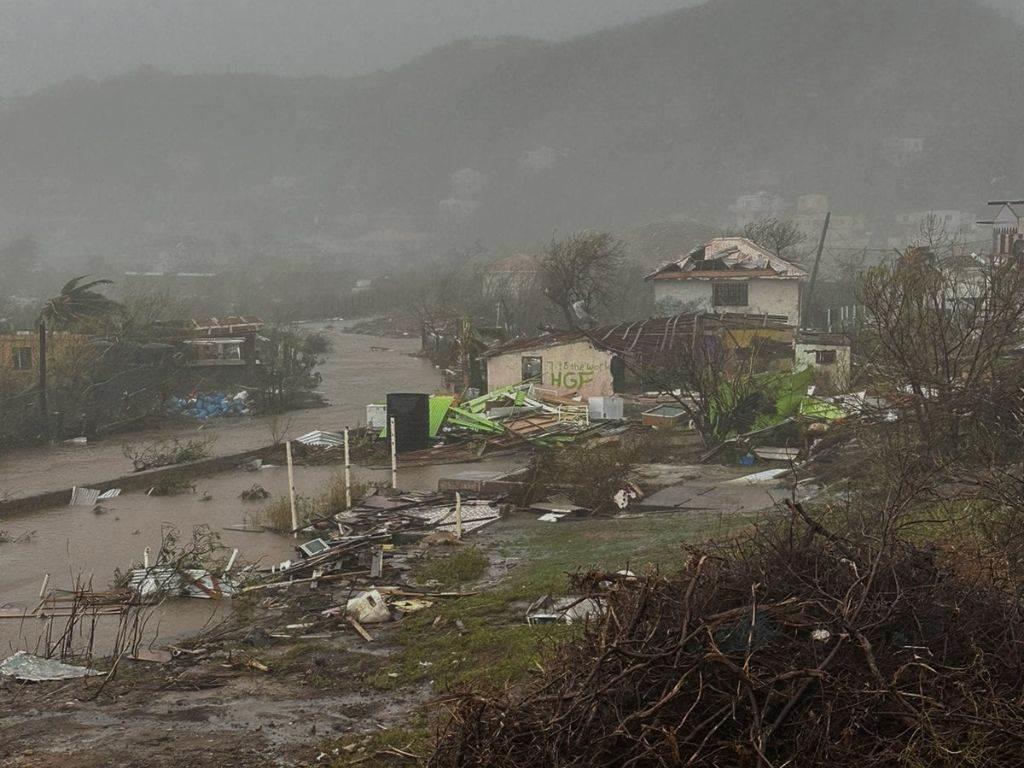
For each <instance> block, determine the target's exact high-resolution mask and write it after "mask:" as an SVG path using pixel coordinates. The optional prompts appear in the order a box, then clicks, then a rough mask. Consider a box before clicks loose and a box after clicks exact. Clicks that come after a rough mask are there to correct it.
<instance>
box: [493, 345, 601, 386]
mask: <svg viewBox="0 0 1024 768" xmlns="http://www.w3.org/2000/svg"><path fill="white" fill-rule="evenodd" d="M524 357H539V358H541V359H542V360H543V363H542V374H541V379H542V381H541V383H540V384H539V385H538V386H539V387H540V388H542V389H545V390H549V391H552V392H557V393H560V394H568V393H570V392H578V393H579V394H581V395H582V396H583V397H602V396H604V397H607V396H610V395H611V394H613V387H612V371H611V359H612V356H611V355H610V354H609V353H607V352H602V351H600V350H597V349H594V347H592V346H591V345H590V343H589V342H587V341H578V342H574V343H572V344H562V345H559V346H555V347H540V348H538V349H535V350H517V351H516V352H511V353H509V354H507V355H496V356H494V357H491V358H488V360H487V389H488V390H490V391H494V390H495V389H501V388H502V387H508V386H511V385H512V384H518V383H519V382H520V381H522V371H523V360H522V359H523V358H524Z"/></svg>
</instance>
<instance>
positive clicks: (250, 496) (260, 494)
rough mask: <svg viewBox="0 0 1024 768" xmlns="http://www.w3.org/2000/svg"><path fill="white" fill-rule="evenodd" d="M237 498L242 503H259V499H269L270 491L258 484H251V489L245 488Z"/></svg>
mask: <svg viewBox="0 0 1024 768" xmlns="http://www.w3.org/2000/svg"><path fill="white" fill-rule="evenodd" d="M238 498H240V499H241V500H242V501H260V500H261V499H269V498H270V491H268V490H267V489H266V488H264V487H263V486H262V485H260V484H259V483H253V484H252V487H251V488H246V489H245V490H244V491H242V492H241V493H240V494H238Z"/></svg>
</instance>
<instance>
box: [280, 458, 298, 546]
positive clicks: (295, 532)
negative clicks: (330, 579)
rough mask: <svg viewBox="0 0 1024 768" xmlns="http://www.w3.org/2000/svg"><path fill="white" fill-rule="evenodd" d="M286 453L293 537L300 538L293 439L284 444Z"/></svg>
mask: <svg viewBox="0 0 1024 768" xmlns="http://www.w3.org/2000/svg"><path fill="white" fill-rule="evenodd" d="M284 453H285V456H286V457H287V459H288V502H289V503H290V504H291V507H292V537H293V538H296V539H297V538H299V516H298V513H297V512H296V511H295V469H294V467H293V465H292V441H291V440H289V441H288V442H286V443H285V444H284Z"/></svg>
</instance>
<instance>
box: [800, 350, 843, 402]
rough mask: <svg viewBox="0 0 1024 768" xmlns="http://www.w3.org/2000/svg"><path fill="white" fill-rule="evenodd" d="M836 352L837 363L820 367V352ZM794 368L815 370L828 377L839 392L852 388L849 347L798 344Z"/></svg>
mask: <svg viewBox="0 0 1024 768" xmlns="http://www.w3.org/2000/svg"><path fill="white" fill-rule="evenodd" d="M828 349H831V350H835V353H836V361H835V363H833V364H832V365H818V363H817V362H816V358H817V355H816V354H815V353H816V352H817V351H818V350H828ZM793 367H794V369H795V370H798V371H800V370H803V369H805V368H814V369H815V370H816V371H819V372H821V373H823V374H825V375H826V376H827V377H828V380H829V384H830V385H831V386H832V388H833V389H835V390H837V391H840V392H841V391H843V390H845V389H846V388H847V387H849V386H850V347H849V346H848V345H845V344H843V345H837V346H833V345H831V344H802V343H799V342H798V343H797V344H796V349H795V351H794V360H793Z"/></svg>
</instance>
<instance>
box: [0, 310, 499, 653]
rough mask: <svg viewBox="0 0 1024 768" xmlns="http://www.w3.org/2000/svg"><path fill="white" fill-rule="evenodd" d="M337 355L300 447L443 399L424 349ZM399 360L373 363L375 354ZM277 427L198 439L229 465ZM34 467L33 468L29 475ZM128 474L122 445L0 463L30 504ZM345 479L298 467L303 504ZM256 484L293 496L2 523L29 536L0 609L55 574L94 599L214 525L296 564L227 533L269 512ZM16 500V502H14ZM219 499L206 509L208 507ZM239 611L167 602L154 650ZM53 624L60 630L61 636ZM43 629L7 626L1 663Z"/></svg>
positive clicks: (283, 479) (221, 484)
mask: <svg viewBox="0 0 1024 768" xmlns="http://www.w3.org/2000/svg"><path fill="white" fill-rule="evenodd" d="M328 333H329V335H330V336H331V339H332V342H333V349H332V351H331V353H330V354H329V355H327V356H326V360H325V362H324V364H323V366H322V367H321V371H322V373H323V378H324V383H323V386H322V391H323V393H324V395H325V396H326V397H327V398H328V399H329V401H330V403H331V404H330V405H329V406H328V407H327V408H319V409H312V410H306V411H298V412H295V413H293V414H289V415H286V416H285V417H283V421H284V422H286V423H288V425H289V426H288V430H287V435H288V436H289V437H295V436H297V435H300V434H302V433H303V432H307V431H309V430H311V429H316V428H319V429H340V428H342V427H344V426H354V425H356V424H358V423H361V422H362V421H364V418H365V406H366V403H368V402H374V401H379V400H381V399H382V398H383V396H384V395H385V394H386V393H387V392H389V391H412V392H417V391H418V392H433V391H435V390H437V389H438V388H439V387H440V380H439V378H438V376H437V373H436V372H435V371H434V369H433V368H432V367H431V366H430V365H429V364H428V363H426V362H425V361H423V360H420V359H418V358H413V357H410V356H409V354H408V353H409V352H412V351H414V350H415V349H416V348H417V346H418V344H417V343H416V342H412V341H409V340H394V339H380V338H376V337H371V336H356V335H349V334H344V333H340V332H337V331H334V330H328ZM371 346H373V347H384V348H387V349H388V350H390V351H387V352H381V351H372V350H371V349H370V347H371ZM271 425H272V419H270V418H267V417H262V418H249V419H237V420H222V421H220V422H211V423H210V425H209V426H207V427H206V428H205V429H203V430H202V431H201V432H200V434H211V435H214V436H215V437H216V442H215V443H214V446H213V449H214V454H230V453H235V452H238V451H244V450H248V449H254V448H258V447H260V446H263V445H266V444H267V443H269V442H270V438H271ZM195 434H196V430H195V428H191V429H186V430H182V429H176V430H171V431H165V432H160V433H147V434H146V435H142V436H139V435H132V436H131V438H130V439H131V440H133V441H136V442H142V441H145V440H147V439H157V438H159V439H165V438H167V437H170V436H177V437H183V436H194V435H195ZM30 464H35V465H36V466H30ZM511 466H512V463H511V460H508V459H496V460H492V461H490V462H481V463H476V464H473V465H472V468H473V469H493V470H499V469H501V470H503V469H506V468H511ZM461 469H462V467H460V466H459V465H448V466H432V467H416V468H410V469H406V470H402V471H401V473H400V475H399V484H400V486H401V487H403V488H405V489H408V490H427V489H433V488H436V487H437V480H438V479H439V478H440V477H443V476H447V475H451V474H454V473H456V472H459V471H460V470H461ZM130 470H131V466H130V464H129V463H128V462H127V460H126V459H125V458H124V457H123V455H122V454H121V443H120V442H115V441H109V442H100V443H97V444H95V445H90V446H88V447H85V448H79V449H74V450H71V449H65V448H60V449H53V450H51V451H44V450H40V451H32V452H31V454H30V458H29V456H27V455H25V454H22V455H21V456H8V457H5V459H4V460H2V461H0V489H4V488H7V489H11V488H14V489H17V491H18V492H19V494H18V495H23V494H27V493H31V492H38V491H42V490H49V489H52V488H61V487H67V486H70V485H87V484H88V483H89V481H90V480H92V481H96V480H102V479H107V478H113V477H117V476H119V475H122V474H126V473H127V472H130ZM338 471H339V467H332V466H320V467H296V469H295V484H296V489H297V491H298V493H300V494H305V495H315V494H318V493H320V492H321V491H322V490H323V488H324V486H325V485H326V484H327V483H328V482H329V481H330V479H331V478H332V477H333V476H334V475H335V474H336V473H337V472H338ZM353 475H354V480H356V481H359V480H371V481H372V480H376V481H379V482H382V483H383V482H386V481H387V479H388V477H389V475H390V473H389V472H381V471H376V470H369V469H363V468H356V469H355V470H354V473H353ZM253 483H259V484H261V485H263V486H264V487H265V488H266V489H267V490H268V491H270V492H271V494H273V496H274V497H283V496H285V495H286V494H287V490H288V480H287V472H286V470H285V469H284V468H283V467H268V468H264V469H262V470H260V471H258V472H246V471H243V470H241V469H238V470H231V471H229V472H224V473H221V474H218V475H214V476H211V477H203V478H199V479H198V480H197V481H196V491H195V493H186V494H183V495H179V496H173V497H151V496H147V495H145V493H142V492H132V493H124V494H122V495H121V496H119V497H117V498H115V499H111V500H109V501H105V502H103V508H104V509H105V510H106V511H105V512H104V513H103V514H95V513H94V512H93V510H92V509H91V508H89V507H68V506H63V507H57V508H52V509H46V510H40V511H38V512H33V513H28V514H23V515H16V516H10V517H7V518H3V519H0V528H3V529H4V530H6V531H7V533H8V535H9V536H10V537H12V538H15V539H17V538H19V537H23V536H26V535H28V540H26V541H18V542H17V543H10V542H9V543H0V607H4V606H5V607H22V608H25V609H26V610H31V609H32V608H33V607H34V606H35V605H36V603H37V602H38V600H39V590H40V586H41V584H42V580H43V576H44V574H46V573H49V574H50V583H49V586H50V587H51V588H58V589H68V588H70V587H72V586H73V585H74V583H75V582H76V580H77V579H81V580H83V581H86V582H88V581H90V580H91V581H92V583H93V586H94V588H95V589H97V590H101V589H106V588H107V587H108V586H109V585H110V582H111V579H112V578H113V574H114V569H115V568H119V569H121V570H125V569H126V568H128V567H129V566H130V565H131V564H132V563H133V562H141V560H142V554H143V550H144V549H145V548H146V547H150V548H151V550H152V551H153V552H156V551H157V549H158V548H159V546H160V541H161V531H162V528H163V527H164V526H165V525H172V526H174V527H175V528H177V529H178V530H179V531H180V532H181V534H182V536H183V537H190V535H191V531H192V528H193V526H196V525H208V526H210V528H211V529H212V530H214V531H217V532H218V533H219V534H220V536H221V539H222V541H223V543H224V544H225V545H226V546H227V547H229V548H233V547H237V548H238V549H239V559H240V561H244V562H246V563H260V564H263V565H268V564H270V563H276V562H280V561H282V560H286V559H289V558H293V557H295V551H294V546H295V544H296V540H295V539H293V538H292V537H289V536H282V535H279V534H275V533H269V532H265V533H242V532H237V531H230V530H224V527H225V526H230V525H236V524H239V523H243V522H246V520H249V519H252V518H253V517H254V516H255V517H258V516H259V512H260V510H261V509H262V507H263V506H264V505H265V502H264V503H261V502H244V501H242V500H241V499H240V498H239V494H240V493H241V492H242V491H243V490H244V489H246V488H248V487H250V486H251V485H252V484H253ZM8 492H9V493H11V491H10V490H9V491H8ZM207 496H208V497H210V498H209V500H205V501H204V498H206V497H207ZM228 611H230V601H229V600H216V601H215V600H196V599H176V600H169V601H166V602H165V603H164V604H162V605H161V606H160V608H159V609H158V610H157V611H155V613H154V614H153V616H152V617H151V618H150V620H149V624H148V627H147V639H149V640H155V639H157V638H158V639H159V641H160V642H162V643H167V642H173V641H174V640H175V639H180V638H181V637H183V636H187V635H190V634H193V633H195V632H196V631H198V630H200V629H201V628H202V627H203V626H204V625H205V624H206V623H207V622H211V621H216V620H218V619H219V618H220V617H222V616H224V615H226V613H227V612H228ZM99 621H100V625H99V628H98V632H97V636H96V637H97V639H96V645H95V647H96V651H97V652H98V653H100V654H103V653H106V652H109V649H108V648H107V647H106V646H107V645H109V644H111V643H112V635H113V632H114V631H115V629H116V623H117V619H116V617H101V618H100V619H99ZM61 622H62V620H61V619H55V621H54V624H55V627H56V626H57V625H59V624H61ZM45 631H46V626H45V623H44V621H43V620H41V619H25V620H14V619H0V657H2V656H4V655H6V654H7V652H9V651H10V650H11V649H15V650H17V649H28V650H33V649H35V648H36V647H37V645H38V644H39V643H40V639H41V638H42V637H43V636H44V634H45Z"/></svg>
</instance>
